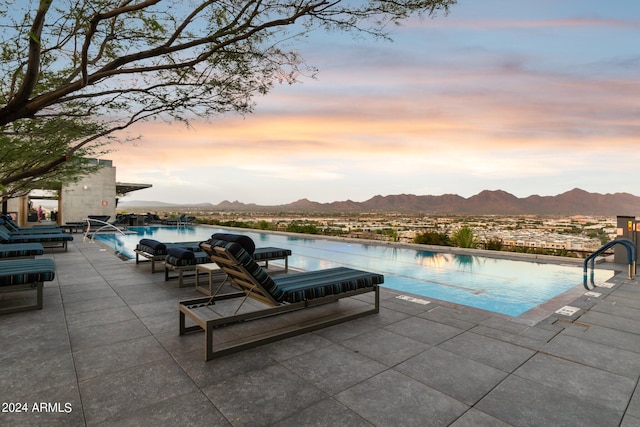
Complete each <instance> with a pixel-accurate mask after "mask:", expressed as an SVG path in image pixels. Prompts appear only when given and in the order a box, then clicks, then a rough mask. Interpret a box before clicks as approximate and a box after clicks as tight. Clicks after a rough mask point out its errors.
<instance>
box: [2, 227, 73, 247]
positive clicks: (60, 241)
mask: <svg viewBox="0 0 640 427" xmlns="http://www.w3.org/2000/svg"><path fill="white" fill-rule="evenodd" d="M3 228H4V227H2V226H0V243H41V244H42V245H43V246H45V247H48V248H53V247H59V248H62V249H64V250H65V252H66V251H67V242H70V241H71V240H73V236H72V235H71V234H67V233H49V234H17V235H15V234H9V233H7V232H6V229H4V230H3ZM45 243H47V244H50V243H52V244H54V246H49V245H45Z"/></svg>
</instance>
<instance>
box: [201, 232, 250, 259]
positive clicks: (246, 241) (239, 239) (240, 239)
mask: <svg viewBox="0 0 640 427" xmlns="http://www.w3.org/2000/svg"><path fill="white" fill-rule="evenodd" d="M211 238H212V239H214V240H225V241H227V242H236V243H239V244H240V246H242V248H243V249H244V250H245V251H247V252H248V253H249V255H251V256H253V253H254V252H255V251H256V244H255V243H254V242H253V239H251V237H249V236H244V235H242V234H231V233H215V234H212V235H211Z"/></svg>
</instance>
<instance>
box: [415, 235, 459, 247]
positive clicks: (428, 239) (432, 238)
mask: <svg viewBox="0 0 640 427" xmlns="http://www.w3.org/2000/svg"><path fill="white" fill-rule="evenodd" d="M413 243H419V244H422V245H437V246H451V239H450V238H449V235H448V234H447V233H441V232H438V231H425V232H424V233H420V234H418V235H416V237H414V238H413Z"/></svg>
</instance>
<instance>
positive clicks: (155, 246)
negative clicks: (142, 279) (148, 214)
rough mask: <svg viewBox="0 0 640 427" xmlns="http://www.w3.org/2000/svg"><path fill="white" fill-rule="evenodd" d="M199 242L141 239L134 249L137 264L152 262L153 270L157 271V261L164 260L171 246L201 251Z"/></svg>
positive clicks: (153, 271)
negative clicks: (166, 241) (144, 259)
mask: <svg viewBox="0 0 640 427" xmlns="http://www.w3.org/2000/svg"><path fill="white" fill-rule="evenodd" d="M199 244H200V242H176V243H163V242H159V241H157V240H153V239H140V241H139V242H138V244H137V245H136V248H135V249H134V250H133V251H134V252H135V254H136V264H140V263H141V262H151V272H152V273H155V272H156V261H158V262H161V261H164V260H165V259H166V257H167V255H168V254H169V249H170V248H184V249H189V250H192V251H194V252H198V251H200V247H199V246H198V245H199ZM140 257H143V258H146V259H147V260H148V261H142V260H140Z"/></svg>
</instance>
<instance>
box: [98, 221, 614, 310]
mask: <svg viewBox="0 0 640 427" xmlns="http://www.w3.org/2000/svg"><path fill="white" fill-rule="evenodd" d="M129 230H130V231H132V232H136V233H137V234H128V235H125V236H122V235H117V234H103V235H97V236H96V239H97V240H101V241H103V242H104V243H106V244H108V245H109V246H110V247H112V248H114V249H115V250H117V251H118V252H120V253H121V254H122V255H124V256H126V257H128V258H135V253H134V252H133V250H134V249H135V247H136V244H137V243H138V242H139V241H140V239H142V238H148V239H154V240H158V241H161V242H191V241H202V240H206V239H208V238H209V237H210V236H211V234H213V233H216V232H230V231H229V230H221V229H216V228H211V227H203V226H193V227H153V226H152V227H130V228H129ZM242 234H245V235H248V236H250V237H251V238H252V239H253V240H254V241H255V243H256V247H264V246H275V247H281V248H287V249H291V251H292V254H293V255H292V256H291V257H289V265H290V266H291V267H297V268H301V269H304V270H318V269H323V268H330V267H337V266H347V267H352V268H357V269H360V270H367V271H373V272H377V273H381V274H384V276H385V277H384V279H385V280H384V286H385V287H387V288H390V289H395V290H398V291H402V292H408V293H412V294H416V295H421V296H424V297H428V298H437V299H441V300H444V301H449V302H453V303H457V304H464V305H467V306H471V307H476V308H481V309H484V310H488V311H492V312H495V313H501V314H506V315H509V316H519V315H521V314H523V313H525V312H527V311H528V310H530V309H532V308H534V307H536V306H538V305H540V304H542V303H544V302H546V301H548V300H550V299H552V298H554V297H556V296H558V295H560V294H561V293H563V292H565V291H567V290H569V289H571V288H573V287H575V286H577V285H580V286H581V284H582V268H581V267H579V266H572V265H558V264H545V263H536V262H528V261H513V260H506V259H496V258H487V257H480V256H471V255H454V254H446V253H435V252H429V251H421V250H414V249H407V248H398V247H394V246H391V245H371V244H363V243H352V242H340V241H333V240H326V239H317V238H305V237H302V236H300V237H298V236H296V237H292V236H284V235H279V234H269V233H259V232H244V231H243V233H242ZM612 275H613V272H611V271H607V270H596V271H595V280H596V282H598V283H600V282H603V281H606V280H607V279H608V278H610V277H611V276H612Z"/></svg>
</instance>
